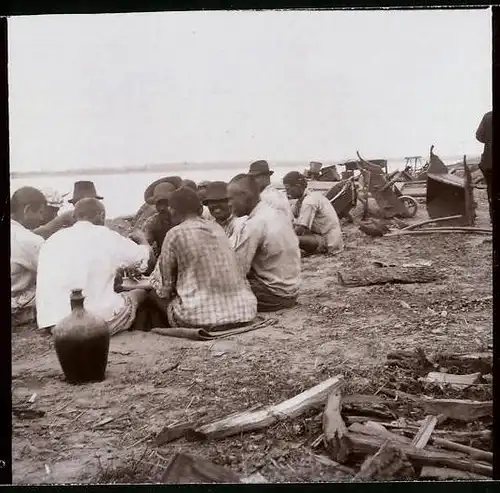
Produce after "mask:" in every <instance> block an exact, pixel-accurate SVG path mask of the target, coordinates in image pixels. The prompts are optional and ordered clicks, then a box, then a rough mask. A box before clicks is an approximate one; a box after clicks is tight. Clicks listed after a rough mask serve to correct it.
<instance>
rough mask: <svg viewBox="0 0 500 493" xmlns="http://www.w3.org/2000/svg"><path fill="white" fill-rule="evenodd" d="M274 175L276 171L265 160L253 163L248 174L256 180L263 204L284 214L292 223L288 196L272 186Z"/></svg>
mask: <svg viewBox="0 0 500 493" xmlns="http://www.w3.org/2000/svg"><path fill="white" fill-rule="evenodd" d="M273 173H274V171H272V170H270V169H269V164H268V162H267V161H263V160H260V161H255V162H254V163H252V164H251V165H250V169H249V171H248V174H249V175H251V176H252V177H253V178H254V179H255V181H256V183H257V185H258V187H259V191H260V199H261V200H262V202H265V203H266V204H267V205H269V206H271V207H272V208H273V209H276V210H277V211H279V212H282V213H283V214H285V216H286V217H288V218H289V219H290V221H293V215H292V210H291V208H290V202H288V198H287V196H286V195H285V194H284V193H283V192H280V191H279V190H276V188H274V187H273V186H272V185H271V176H272V175H273Z"/></svg>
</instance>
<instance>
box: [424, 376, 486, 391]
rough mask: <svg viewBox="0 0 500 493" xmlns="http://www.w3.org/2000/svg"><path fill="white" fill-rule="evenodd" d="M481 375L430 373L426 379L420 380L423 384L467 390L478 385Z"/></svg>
mask: <svg viewBox="0 0 500 493" xmlns="http://www.w3.org/2000/svg"><path fill="white" fill-rule="evenodd" d="M480 378H481V373H479V372H478V373H471V374H470V375H454V374H452V373H441V372H430V373H429V374H428V375H427V376H426V377H425V378H419V380H420V381H421V382H426V383H436V384H446V385H450V386H451V388H453V389H457V390H460V389H465V388H467V387H470V386H471V385H474V384H475V383H478V382H479V380H480Z"/></svg>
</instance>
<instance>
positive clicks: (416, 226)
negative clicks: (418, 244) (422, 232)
mask: <svg viewBox="0 0 500 493" xmlns="http://www.w3.org/2000/svg"><path fill="white" fill-rule="evenodd" d="M461 217H462V216H461V215H457V216H448V217H438V218H436V219H427V220H425V221H420V222H418V223H415V224H410V226H406V228H403V229H400V231H410V230H412V229H415V228H418V227H419V226H424V225H425V224H432V223H437V222H441V221H452V220H453V219H460V218H461Z"/></svg>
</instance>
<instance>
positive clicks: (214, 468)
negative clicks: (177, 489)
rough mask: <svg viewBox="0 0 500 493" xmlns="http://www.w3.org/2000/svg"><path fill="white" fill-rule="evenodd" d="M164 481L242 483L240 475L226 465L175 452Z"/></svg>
mask: <svg viewBox="0 0 500 493" xmlns="http://www.w3.org/2000/svg"><path fill="white" fill-rule="evenodd" d="M162 483H170V484H181V483H190V484H193V483H194V484H200V483H241V479H240V477H239V476H238V475H237V474H236V473H234V472H233V471H231V470H230V469H227V468H225V467H221V466H218V465H216V464H214V463H213V462H210V461H208V460H206V459H201V458H200V457H193V456H191V455H188V454H175V456H174V457H173V459H172V460H171V461H170V463H169V464H168V466H167V469H166V471H165V473H164V474H163V476H162Z"/></svg>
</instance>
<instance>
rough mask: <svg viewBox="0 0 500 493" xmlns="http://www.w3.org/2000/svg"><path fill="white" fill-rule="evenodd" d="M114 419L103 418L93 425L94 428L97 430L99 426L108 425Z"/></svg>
mask: <svg viewBox="0 0 500 493" xmlns="http://www.w3.org/2000/svg"><path fill="white" fill-rule="evenodd" d="M114 419H115V418H113V417H111V416H110V417H108V418H104V419H103V420H101V421H99V422H98V423H96V424H95V425H94V428H99V427H101V426H104V425H107V424H108V423H111V421H114Z"/></svg>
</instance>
